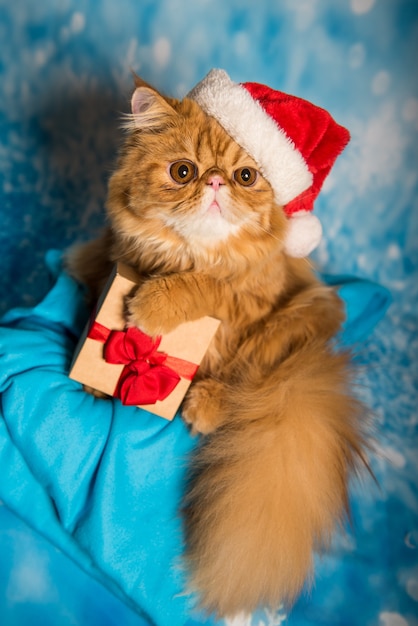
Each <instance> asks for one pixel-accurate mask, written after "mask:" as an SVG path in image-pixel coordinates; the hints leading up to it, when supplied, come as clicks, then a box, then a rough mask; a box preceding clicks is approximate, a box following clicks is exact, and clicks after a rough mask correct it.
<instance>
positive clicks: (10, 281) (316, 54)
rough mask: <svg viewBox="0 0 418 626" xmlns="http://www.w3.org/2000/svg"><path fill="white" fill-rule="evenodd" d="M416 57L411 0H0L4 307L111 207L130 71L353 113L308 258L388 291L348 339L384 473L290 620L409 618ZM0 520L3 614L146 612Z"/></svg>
mask: <svg viewBox="0 0 418 626" xmlns="http://www.w3.org/2000/svg"><path fill="white" fill-rule="evenodd" d="M417 58H418V3H417V2H416V1H415V0H341V1H339V2H335V0H298V1H297V2H295V1H292V0H286V1H285V0H283V1H278V0H274V1H273V2H271V1H269V0H258V2H256V3H255V2H253V1H251V2H250V1H247V0H240V1H238V0H230V1H229V2H225V0H223V1H222V0H210V1H209V0H200V1H199V0H196V1H194V2H193V1H187V0H183V1H179V0H155V1H152V0H146V1H134V0H118V1H117V2H115V1H114V0H103V1H102V2H99V1H94V0H91V1H90V2H88V1H87V0H80V1H78V2H77V1H76V0H61V1H58V0H55V1H54V0H44V1H43V2H35V1H31V0H19V1H17V0H15V1H14V2H10V1H8V0H0V220H1V221H0V223H1V232H0V246H1V248H0V249H1V258H2V272H1V274H0V298H1V312H4V311H6V310H8V309H10V308H11V307H14V306H17V305H19V306H20V305H25V306H26V305H29V306H30V305H33V304H34V303H36V302H38V301H39V299H40V298H41V297H42V296H43V295H44V293H45V291H46V290H47V288H48V286H49V283H48V275H47V271H46V269H45V263H44V254H45V251H46V250H47V249H49V248H62V249H63V248H65V247H66V246H67V245H68V244H70V243H72V242H73V241H74V240H75V239H79V238H89V237H91V236H93V235H94V234H95V233H96V232H97V230H98V229H99V228H100V226H101V224H102V223H103V208H102V207H103V203H104V199H105V194H106V180H107V178H108V175H109V172H110V171H111V168H112V164H113V161H114V157H115V153H116V150H117V146H118V142H119V135H120V133H119V130H118V124H119V118H120V113H121V112H123V111H127V110H128V103H129V97H130V91H131V85H132V78H131V69H133V70H135V71H136V72H137V73H138V74H140V75H141V76H142V77H143V78H144V79H146V80H147V81H149V82H151V83H153V84H154V85H155V86H157V87H158V88H160V89H161V90H163V91H165V92H166V93H169V94H172V95H176V96H179V97H181V96H183V95H184V94H185V93H186V92H187V91H188V90H189V89H190V88H191V87H192V86H193V85H194V84H195V83H196V82H197V81H198V80H200V79H201V78H202V77H203V76H204V74H206V72H207V71H208V70H209V69H210V68H211V67H222V68H224V69H226V70H227V71H228V73H229V74H230V76H231V77H232V78H233V79H234V80H236V81H248V80H254V81H257V82H264V83H267V84H269V85H270V86H272V87H276V88H278V89H280V90H282V91H288V92H291V93H294V94H296V95H299V96H301V97H304V98H307V99H309V100H312V101H313V102H315V103H316V104H318V105H320V106H323V107H324V108H326V109H328V110H329V111H330V112H331V113H332V114H333V116H334V117H335V118H336V119H337V121H338V122H340V123H342V124H343V125H345V126H346V127H347V128H349V129H350V131H351V134H352V141H351V143H350V144H349V146H348V147H347V149H346V150H345V152H344V153H343V155H342V156H341V157H340V158H339V160H338V161H337V164H336V166H335V168H334V170H333V172H332V174H331V175H330V177H329V179H328V180H327V182H326V184H325V186H324V189H323V192H322V194H321V195H320V197H319V198H318V201H317V203H316V208H315V211H316V214H317V215H318V216H319V217H320V219H321V221H322V224H323V227H324V240H323V242H322V244H321V246H320V248H319V249H318V251H317V252H316V253H315V255H314V257H315V260H316V261H317V263H318V265H319V267H320V269H321V270H323V271H325V272H327V273H331V274H341V273H342V274H351V275H356V276H359V277H365V278H368V279H372V280H375V281H377V282H379V283H380V284H382V285H385V286H386V287H388V288H389V289H390V291H391V292H392V296H393V304H392V306H391V307H390V309H389V311H388V313H387V315H386V317H385V318H384V320H383V321H382V322H380V324H379V325H378V326H377V328H376V329H375V331H374V333H373V335H372V336H371V337H370V338H369V339H368V340H367V341H366V342H364V344H363V345H362V346H361V350H360V355H359V356H360V358H361V360H362V361H363V362H364V363H365V364H367V368H366V369H365V373H364V376H363V379H362V383H363V385H362V395H363V397H364V399H365V400H366V401H367V403H368V404H369V405H370V406H371V407H372V408H373V410H374V413H375V421H376V431H377V445H378V450H379V454H378V455H377V456H376V457H375V458H374V459H373V462H372V466H373V470H374V472H375V474H376V477H377V479H378V481H379V485H380V486H379V488H377V487H375V486H374V485H373V483H371V482H370V481H366V482H365V483H364V485H363V487H353V494H352V502H353V527H352V528H351V529H350V528H349V529H348V531H347V533H346V534H345V535H344V536H341V537H340V538H339V540H338V541H337V542H336V544H335V546H334V548H333V551H332V552H331V555H330V556H329V557H327V558H326V559H324V560H322V561H320V562H319V563H318V579H317V581H316V584H315V587H314V589H313V591H312V593H311V596H310V597H305V598H302V599H301V600H300V601H299V603H298V604H297V606H296V607H295V610H294V611H293V613H292V614H291V616H290V617H289V619H288V620H287V621H286V623H289V624H295V625H296V626H299V625H301V626H302V625H305V624H330V625H332V626H337V625H343V624H347V625H350V626H355V625H357V624H358V625H359V626H360V625H361V626H368V625H369V624H370V625H376V624H377V625H378V626H406V625H409V626H416V625H417V624H418V618H417V617H416V615H417V612H418V611H417V609H418V558H417V556H418V489H417V486H418V479H417V476H418V454H417V439H418V435H417V431H418V428H417V423H418V415H417V404H418V402H417V387H418V372H417V356H416V355H417V344H418V333H417V330H418V322H417V308H418V297H417V296H418V207H417V203H418V193H417V192H418V172H417V164H418V155H417V151H418V79H417V70H416V63H417V61H416V59H417ZM0 480H1V477H0ZM0 533H1V536H0V555H1V558H0V590H1V592H0V624H1V625H2V626H3V625H4V626H13V625H18V626H20V625H23V624H26V623H29V622H33V623H45V624H53V625H54V626H61V625H67V624H72V625H74V624H75V625H77V626H79V625H80V626H85V625H87V624H92V623H97V624H100V625H101V624H112V625H113V624H115V625H116V624H117V625H122V624H123V625H126V626H130V625H131V624H132V625H135V624H137V623H138V618H137V617H136V616H135V614H134V613H132V612H131V611H130V609H127V608H126V607H125V606H124V605H123V604H122V603H121V602H120V601H119V600H117V599H115V598H114V597H113V596H112V595H111V594H110V593H109V592H107V591H106V590H105V589H104V588H103V587H101V586H100V585H99V584H98V583H96V582H94V581H92V580H91V579H88V578H87V576H86V575H85V574H83V573H82V572H81V571H80V570H79V569H78V568H77V567H76V566H75V565H74V564H73V563H72V562H71V561H70V560H69V559H67V558H66V557H65V556H64V555H63V554H61V553H60V552H58V551H57V550H56V549H55V548H53V547H51V546H50V545H49V544H48V543H47V542H45V541H44V540H43V539H41V538H40V537H39V536H38V535H36V534H35V533H33V532H32V531H31V530H30V529H29V528H28V527H27V526H26V525H24V524H23V523H22V522H21V521H20V520H19V519H18V518H17V517H15V516H14V515H13V514H12V513H11V512H10V511H9V510H8V509H7V508H6V507H4V506H0ZM260 620H262V621H261V622H260ZM253 623H254V624H255V623H257V626H258V623H261V625H262V626H263V625H264V624H268V625H269V626H270V625H272V624H275V623H276V624H278V623H284V618H282V617H280V616H273V615H271V616H268V615H265V616H264V617H257V622H255V621H254V620H253ZM242 624H244V621H242ZM249 624H250V622H249ZM240 626H241V623H240Z"/></svg>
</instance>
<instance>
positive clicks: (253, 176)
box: [234, 167, 258, 187]
mask: <svg viewBox="0 0 418 626" xmlns="http://www.w3.org/2000/svg"><path fill="white" fill-rule="evenodd" d="M257 178H258V172H257V170H256V169H254V168H253V167H240V168H238V169H237V170H235V172H234V180H235V181H236V182H237V183H239V184H240V185H242V186H243V187H251V186H252V185H254V183H255V182H256V180H257Z"/></svg>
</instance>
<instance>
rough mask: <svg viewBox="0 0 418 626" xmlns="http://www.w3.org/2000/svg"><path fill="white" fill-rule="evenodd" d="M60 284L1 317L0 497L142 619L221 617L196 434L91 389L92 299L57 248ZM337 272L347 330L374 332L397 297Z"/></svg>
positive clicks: (183, 621)
mask: <svg viewBox="0 0 418 626" xmlns="http://www.w3.org/2000/svg"><path fill="white" fill-rule="evenodd" d="M47 263H48V266H49V269H50V271H51V276H52V278H53V281H54V282H53V285H52V287H51V289H50V291H49V292H48V293H47V295H46V297H45V298H44V300H43V301H42V302H41V303H40V304H38V305H37V306H35V307H33V308H28V309H16V310H12V311H10V312H9V313H8V314H6V316H5V317H4V319H3V321H2V326H1V328H0V354H1V359H2V368H1V378H0V393H1V421H0V473H1V476H2V480H1V483H0V498H1V499H2V500H3V501H4V502H5V503H6V504H7V505H8V506H9V507H10V509H11V510H13V511H15V512H16V513H17V514H18V515H19V516H20V517H21V518H22V519H23V520H25V521H26V522H27V523H28V524H29V525H31V526H32V527H33V528H34V529H36V530H37V531H38V532H40V533H41V534H43V535H44V536H45V537H46V538H47V539H48V540H49V541H51V542H52V543H53V544H54V545H55V546H57V547H59V548H60V549H61V550H63V551H64V552H65V553H66V554H67V555H69V556H70V557H71V558H72V559H73V560H74V561H75V562H76V563H77V564H78V565H80V566H81V568H82V569H84V570H85V571H86V572H88V573H89V574H90V575H91V576H93V577H94V578H97V579H98V580H99V581H101V582H102V583H103V584H105V585H106V586H107V587H109V588H110V589H111V590H112V591H113V592H114V593H116V594H118V595H119V596H120V597H122V598H123V600H124V601H125V602H127V603H128V604H129V605H130V606H132V607H133V608H134V609H135V610H136V611H137V612H138V614H139V615H140V616H141V617H142V618H143V620H142V622H141V621H139V622H138V623H139V624H141V623H143V624H144V625H145V624H155V625H157V626H183V625H187V626H192V624H200V623H205V624H212V623H214V622H213V621H212V620H210V619H209V618H205V617H203V616H199V615H198V614H197V613H196V611H195V610H194V599H193V597H191V596H189V595H187V594H184V576H183V572H182V570H181V559H180V557H181V553H182V545H183V544H182V529H181V520H180V518H179V512H178V507H179V503H180V499H181V496H182V492H183V486H184V479H185V472H186V469H187V458H188V455H189V453H190V451H191V450H192V448H193V447H194V446H195V445H196V442H197V440H196V438H193V437H192V436H191V435H190V434H189V432H188V430H187V428H186V426H185V425H184V423H183V422H182V420H181V418H180V416H179V415H178V416H176V418H175V419H174V420H173V421H172V422H167V421H165V420H163V419H161V418H158V417H156V416H154V415H152V414H150V413H148V412H146V411H143V410H141V409H138V408H135V407H124V406H122V405H121V403H120V402H119V401H118V400H102V399H97V398H94V397H93V396H91V395H89V394H87V393H85V392H84V391H83V389H82V387H81V385H79V384H78V383H76V382H74V381H72V380H70V379H69V378H68V376H67V372H68V369H69V365H70V362H71V358H72V354H73V351H74V348H75V345H76V341H77V338H78V336H79V335H80V333H81V331H82V329H83V326H84V324H85V323H86V321H87V319H88V311H87V310H86V308H85V305H84V299H83V290H82V288H81V287H80V286H79V285H77V284H76V283H75V282H74V281H73V280H72V279H71V278H70V277H69V276H68V275H66V274H65V272H63V271H62V269H61V266H60V254H59V253H57V252H53V251H51V252H50V253H49V254H48V256H47ZM326 279H327V281H328V282H329V283H334V284H335V285H336V287H337V289H338V290H339V293H340V295H341V297H342V298H343V300H344V302H345V304H346V310H347V321H346V324H345V327H344V331H343V333H342V336H341V337H340V341H341V343H343V344H346V345H347V344H349V345H355V344H356V343H358V342H361V341H362V340H363V339H364V337H365V336H367V335H368V334H369V332H370V331H371V330H372V328H373V327H374V325H375V324H376V323H377V321H378V320H379V319H380V317H381V316H382V315H383V313H384V311H385V310H386V308H387V306H388V303H389V301H390V298H389V295H388V292H387V291H386V290H385V289H383V288H381V287H379V286H378V285H376V284H374V283H371V282H368V281H364V280H354V279H349V278H347V277H345V278H341V279H338V278H335V277H334V278H331V277H327V278H326Z"/></svg>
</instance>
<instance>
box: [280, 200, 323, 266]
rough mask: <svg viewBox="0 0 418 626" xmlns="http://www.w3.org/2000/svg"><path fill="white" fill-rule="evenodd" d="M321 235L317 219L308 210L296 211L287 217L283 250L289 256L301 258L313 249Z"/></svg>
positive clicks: (319, 223) (320, 227)
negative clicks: (287, 222)
mask: <svg viewBox="0 0 418 626" xmlns="http://www.w3.org/2000/svg"><path fill="white" fill-rule="evenodd" d="M321 237H322V226H321V222H320V221H319V219H318V218H317V217H316V216H315V215H313V214H312V213H310V212H309V211H298V212H297V213H294V214H293V215H292V216H291V217H290V218H289V224H288V229H287V233H286V239H285V242H284V251H285V252H286V254H288V255H289V256H293V257H297V258H303V257H305V256H308V255H309V254H310V253H311V252H312V251H313V250H315V248H316V247H317V246H318V244H319V242H320V241H321Z"/></svg>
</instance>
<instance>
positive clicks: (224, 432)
mask: <svg viewBox="0 0 418 626" xmlns="http://www.w3.org/2000/svg"><path fill="white" fill-rule="evenodd" d="M135 81H136V89H135V93H134V96H133V100H132V102H133V113H132V114H131V115H130V116H128V121H127V123H126V124H125V126H126V129H127V137H126V140H125V141H124V144H123V146H122V148H121V152H120V155H119V160H118V164H117V166H116V169H115V171H114V173H113V174H112V175H111V177H110V181H109V192H108V199H107V217H108V226H107V228H106V230H105V232H104V233H103V235H102V236H101V237H100V238H99V239H97V240H95V241H92V242H89V243H87V244H83V245H81V246H78V247H75V248H74V249H73V250H72V251H71V252H70V253H69V254H68V258H67V265H68V268H69V272H70V273H71V274H72V275H73V276H75V277H76V278H77V279H78V280H80V281H82V282H84V283H85V284H87V285H88V287H89V289H90V292H91V294H92V297H93V299H95V298H97V296H98V295H99V293H100V290H101V288H102V286H103V283H104V281H105V280H106V279H107V277H108V275H109V273H110V271H111V268H112V266H113V263H114V262H115V261H122V262H124V263H126V264H128V265H131V266H132V267H134V268H135V270H136V271H137V272H138V273H139V274H140V275H141V276H142V277H143V278H144V282H143V283H142V284H141V285H140V287H139V288H138V289H137V291H136V292H135V293H134V294H133V295H132V296H131V297H130V298H129V300H128V301H127V303H126V308H127V323H128V324H130V325H136V326H138V327H139V328H140V329H141V330H143V331H144V332H146V333H147V334H149V335H159V334H163V333H166V332H169V331H171V330H172V329H174V328H175V327H176V326H177V325H178V324H180V323H182V322H185V321H189V320H195V319H198V318H200V317H202V316H204V315H211V316H213V317H216V318H218V319H219V320H221V325H220V328H219V330H218V332H217V334H216V336H215V339H214V341H213V342H212V344H211V347H210V348H209V350H208V352H207V354H206V356H205V358H204V360H203V362H202V364H201V366H200V368H199V371H198V374H197V376H196V378H195V380H194V382H193V384H192V386H191V387H190V389H189V391H188V394H187V396H186V398H185V400H184V402H183V404H182V407H181V413H182V417H183V419H184V420H185V422H186V423H187V424H189V425H190V428H191V430H192V432H193V433H200V434H202V437H201V441H200V444H199V445H198V446H197V449H196V452H195V454H194V457H193V458H192V459H191V462H190V464H191V467H190V480H189V483H188V492H187V494H186V496H185V499H184V502H183V505H182V514H183V518H184V531H185V539H186V548H185V555H184V559H185V564H186V569H187V572H188V581H189V590H191V591H193V592H196V593H197V595H198V597H199V599H200V604H201V607H203V608H204V609H205V610H206V611H207V612H208V613H213V614H215V615H216V616H218V617H225V616H234V615H236V614H237V613H240V612H252V611H254V610H255V609H256V608H257V607H259V606H262V605H263V606H269V607H272V608H274V607H277V606H278V605H280V604H282V603H284V604H285V605H289V606H290V605H291V604H292V603H293V602H294V601H295V599H296V598H297V597H298V595H299V594H300V593H301V590H302V589H303V588H304V585H305V584H308V583H309V581H310V580H311V579H312V575H313V558H314V553H315V552H316V551H321V550H323V549H326V548H327V546H329V542H330V540H331V537H332V535H333V532H334V530H335V529H336V528H337V527H338V526H339V525H340V524H341V523H342V522H343V520H344V518H345V515H346V513H347V512H348V483H349V480H350V477H351V474H352V473H356V472H357V471H359V470H360V468H361V467H362V466H363V465H364V464H366V465H367V450H368V445H369V444H368V436H367V432H366V431H367V428H366V424H367V419H366V414H365V413H366V412H365V409H364V407H363V406H362V404H361V402H360V401H359V400H358V399H357V398H356V395H355V393H354V392H353V379H354V373H353V367H352V363H351V358H350V354H349V353H347V352H344V351H341V350H337V348H336V345H335V337H336V335H337V334H338V332H339V331H340V330H341V325H342V323H343V321H344V307H343V305H342V302H341V300H340V299H339V297H338V296H337V295H336V293H335V291H334V290H333V289H332V288H330V287H329V286H326V285H325V284H323V283H322V282H321V281H320V279H319V278H318V276H317V275H316V273H315V271H314V268H313V265H312V263H311V262H310V261H309V260H308V259H307V258H294V257H291V256H289V255H288V254H287V253H286V251H285V249H284V243H283V242H284V241H285V238H286V232H287V228H288V219H287V217H286V215H285V213H284V211H283V208H282V207H281V206H279V205H278V204H277V201H276V199H275V195H274V191H273V188H272V186H271V184H270V182H269V181H268V179H267V178H266V177H265V176H264V175H263V173H262V172H261V171H260V167H259V165H258V163H257V162H256V161H255V160H254V159H253V158H252V156H250V155H249V154H248V153H247V152H246V151H245V150H244V149H243V148H242V147H241V146H240V145H239V144H238V143H236V142H235V141H234V140H233V139H232V138H231V136H230V134H228V133H227V132H226V131H225V130H224V128H223V126H221V125H220V123H219V122H218V121H217V120H216V119H215V118H214V117H212V116H211V115H208V114H207V113H206V112H205V111H204V110H203V109H202V107H201V106H199V104H198V103H197V102H196V101H195V100H194V99H192V98H188V97H186V98H184V99H183V100H181V101H180V100H176V99H174V98H170V97H166V96H163V95H162V94H160V93H159V92H158V91H157V90H156V89H155V88H154V87H152V86H151V85H149V84H148V83H146V82H145V81H143V80H142V79H140V78H139V77H136V79H135Z"/></svg>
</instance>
